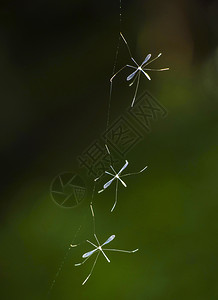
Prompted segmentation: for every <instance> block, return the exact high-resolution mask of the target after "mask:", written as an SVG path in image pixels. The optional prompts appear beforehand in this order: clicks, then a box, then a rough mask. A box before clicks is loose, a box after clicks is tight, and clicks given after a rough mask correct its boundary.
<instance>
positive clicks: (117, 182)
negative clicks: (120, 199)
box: [111, 180, 119, 212]
mask: <svg viewBox="0 0 218 300" xmlns="http://www.w3.org/2000/svg"><path fill="white" fill-rule="evenodd" d="M118 184H119V181H118V180H117V181H116V190H115V202H114V205H113V207H112V209H111V212H112V211H113V210H114V208H115V206H116V204H117V195H118Z"/></svg>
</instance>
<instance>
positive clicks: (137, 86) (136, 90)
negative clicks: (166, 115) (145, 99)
mask: <svg viewBox="0 0 218 300" xmlns="http://www.w3.org/2000/svg"><path fill="white" fill-rule="evenodd" d="M140 75H141V73H139V76H138V80H137V85H136V89H135V94H134V97H133V100H132V104H131V107H133V105H134V103H135V99H136V95H137V92H138V88H139V81H140Z"/></svg>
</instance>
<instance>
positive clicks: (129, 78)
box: [126, 69, 138, 81]
mask: <svg viewBox="0 0 218 300" xmlns="http://www.w3.org/2000/svg"><path fill="white" fill-rule="evenodd" d="M137 72H138V69H137V70H135V71H134V72H132V73H131V74H130V75H129V76H128V77H127V78H126V80H127V81H130V80H131V79H132V78H133V77H134V76H135V74H136V73H137Z"/></svg>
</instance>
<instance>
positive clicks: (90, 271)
mask: <svg viewBox="0 0 218 300" xmlns="http://www.w3.org/2000/svg"><path fill="white" fill-rule="evenodd" d="M99 254H100V252H98V254H97V256H96V258H95V261H94V263H93V266H92V268H91V271H90V273H89V275H88V276H87V277H86V279H85V280H84V281H83V283H82V285H84V284H85V283H86V282H87V280H88V279H89V277H90V276H91V275H92V272H93V270H94V267H95V265H96V262H97V259H98V257H99Z"/></svg>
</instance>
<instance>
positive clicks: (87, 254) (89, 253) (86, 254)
mask: <svg viewBox="0 0 218 300" xmlns="http://www.w3.org/2000/svg"><path fill="white" fill-rule="evenodd" d="M96 250H97V249H94V250H92V251H89V252H86V253H85V254H83V256H82V258H86V257H89V256H91V255H92V254H93V253H94V252H95V251H96Z"/></svg>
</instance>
